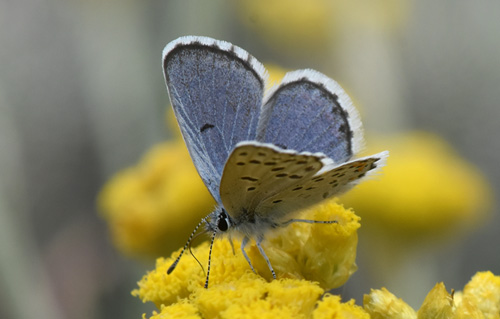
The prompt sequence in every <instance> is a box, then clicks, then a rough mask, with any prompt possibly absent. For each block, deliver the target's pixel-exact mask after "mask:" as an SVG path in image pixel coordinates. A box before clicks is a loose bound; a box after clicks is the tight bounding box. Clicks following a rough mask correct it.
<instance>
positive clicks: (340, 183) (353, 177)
mask: <svg viewBox="0 0 500 319" xmlns="http://www.w3.org/2000/svg"><path fill="white" fill-rule="evenodd" d="M386 157H387V153H386V152H382V153H380V154H376V155H373V156H370V157H366V158H360V159H356V160H353V161H350V162H347V163H344V164H342V165H339V166H335V167H332V168H331V169H329V170H326V171H325V170H322V171H321V172H320V174H317V175H314V176H309V177H308V178H307V179H305V180H303V181H302V182H301V183H300V184H297V185H292V186H290V187H288V188H287V189H286V190H283V191H281V192H280V193H279V194H275V195H273V196H271V197H268V198H266V199H264V200H263V201H262V202H261V203H260V205H259V206H257V208H256V210H257V211H259V212H269V213H272V214H281V215H282V216H285V215H287V214H289V213H292V212H295V211H298V210H301V209H305V208H307V207H309V206H311V205H314V204H317V203H319V202H321V201H323V200H325V199H327V198H330V197H332V196H336V195H340V194H341V193H343V192H345V191H347V190H349V189H350V188H351V187H353V186H354V185H356V184H357V183H358V182H359V181H360V180H361V179H362V178H363V177H365V176H366V175H368V174H370V173H372V172H374V171H376V169H377V168H378V167H380V166H382V165H383V164H384V162H385V159H386ZM328 168H329V167H325V169H328Z"/></svg>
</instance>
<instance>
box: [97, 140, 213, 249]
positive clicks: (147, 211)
mask: <svg viewBox="0 0 500 319" xmlns="http://www.w3.org/2000/svg"><path fill="white" fill-rule="evenodd" d="M193 194H196V196H193ZM214 205H215V202H214V200H213V199H212V197H211V195H210V193H209V192H208V190H207V188H206V187H205V185H204V184H203V182H202V181H201V179H200V177H199V176H198V173H197V172H196V170H195V168H194V166H193V163H192V161H191V158H190V157H189V154H188V151H187V149H186V146H185V145H184V142H183V141H182V140H176V141H172V142H168V143H163V144H159V145H157V146H155V147H154V148H153V149H151V150H150V151H149V152H148V153H147V154H146V155H145V156H144V158H143V159H142V160H141V162H140V163H139V164H137V165H136V166H135V167H131V168H128V169H125V170H123V171H121V172H119V173H118V174H116V175H115V176H114V177H113V178H112V179H111V180H110V181H109V182H108V183H107V184H106V185H105V186H104V188H103V190H102V191H101V193H100V194H99V198H98V206H99V211H100V212H101V215H102V216H103V217H104V218H105V219H106V220H107V221H108V224H109V227H110V231H111V235H112V239H113V242H114V244H115V246H116V247H117V248H118V249H119V250H120V251H121V252H122V253H124V254H126V255H129V256H140V257H150V256H152V257H156V256H159V255H167V254H170V253H171V252H172V251H173V250H174V249H177V248H178V247H179V246H181V245H183V244H184V242H185V240H186V238H187V235H188V234H189V233H190V232H191V231H192V229H193V225H196V224H197V223H198V222H199V221H200V219H201V218H202V217H204V216H206V215H207V214H208V213H209V212H210V211H211V209H213V207H214Z"/></svg>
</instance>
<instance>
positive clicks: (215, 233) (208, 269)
mask: <svg viewBox="0 0 500 319" xmlns="http://www.w3.org/2000/svg"><path fill="white" fill-rule="evenodd" d="M215 235H217V230H215V231H214V232H213V234H212V240H211V241H210V250H209V251H208V267H207V279H206V280H205V288H208V278H209V277H210V262H211V261H212V247H213V245H214V240H215Z"/></svg>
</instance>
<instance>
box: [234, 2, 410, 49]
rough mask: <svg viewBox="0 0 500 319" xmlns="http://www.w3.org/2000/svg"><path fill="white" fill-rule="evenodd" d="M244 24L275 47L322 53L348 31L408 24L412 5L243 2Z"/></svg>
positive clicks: (241, 11)
mask: <svg viewBox="0 0 500 319" xmlns="http://www.w3.org/2000/svg"><path fill="white" fill-rule="evenodd" d="M237 8H238V9H239V10H238V12H239V14H240V17H241V21H243V23H244V24H245V25H246V26H247V27H248V28H250V29H252V30H255V31H256V32H257V33H258V34H259V35H260V36H261V37H262V38H263V39H264V40H265V41H266V43H267V44H268V45H269V46H270V47H272V48H276V49H279V50H280V51H282V50H283V47H285V48H288V50H287V51H288V52H291V53H292V54H297V53H301V52H302V53H305V54H308V56H310V54H311V53H313V54H314V53H318V52H321V51H324V50H325V49H327V48H328V46H329V45H330V43H331V41H332V40H333V39H334V37H335V36H336V35H337V34H339V33H340V32H345V30H351V31H352V30H356V29H360V28H363V29H367V30H370V31H371V32H373V30H381V31H382V32H387V31H392V30H397V29H399V28H400V27H401V26H402V25H403V23H404V22H405V21H407V17H408V11H409V2H408V1H401V0H373V1H352V0H340V1H328V0H310V1H301V0H271V1H269V0H245V1H239V2H238V7H237Z"/></svg>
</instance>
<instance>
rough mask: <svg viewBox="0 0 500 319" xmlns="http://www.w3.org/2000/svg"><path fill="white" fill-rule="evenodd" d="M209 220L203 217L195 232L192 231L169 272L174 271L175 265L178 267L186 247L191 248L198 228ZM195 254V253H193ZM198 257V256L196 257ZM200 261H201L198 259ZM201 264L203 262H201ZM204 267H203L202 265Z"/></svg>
mask: <svg viewBox="0 0 500 319" xmlns="http://www.w3.org/2000/svg"><path fill="white" fill-rule="evenodd" d="M206 222H207V221H206V220H205V218H203V219H202V220H201V222H200V223H199V224H198V225H197V226H196V227H195V228H194V230H193V232H192V233H191V235H190V236H189V238H188V240H187V242H186V244H185V245H184V248H182V250H181V253H180V254H179V256H178V257H177V259H176V260H175V261H174V263H173V264H172V265H171V266H170V267H169V268H168V270H167V274H168V275H170V273H172V271H174V269H175V267H177V264H178V263H179V260H181V257H182V255H183V254H184V252H185V251H186V249H187V248H188V247H189V250H191V248H190V247H191V246H190V245H191V240H193V238H194V236H195V234H196V232H197V231H198V228H200V226H201V225H202V224H203V223H206ZM193 256H194V255H193ZM195 259H196V257H195ZM196 261H198V259H196ZM198 263H200V262H199V261H198ZM200 265H201V264H200ZM202 268H203V267H202Z"/></svg>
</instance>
